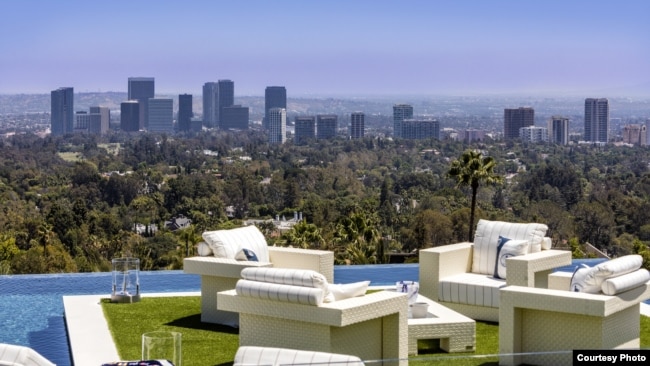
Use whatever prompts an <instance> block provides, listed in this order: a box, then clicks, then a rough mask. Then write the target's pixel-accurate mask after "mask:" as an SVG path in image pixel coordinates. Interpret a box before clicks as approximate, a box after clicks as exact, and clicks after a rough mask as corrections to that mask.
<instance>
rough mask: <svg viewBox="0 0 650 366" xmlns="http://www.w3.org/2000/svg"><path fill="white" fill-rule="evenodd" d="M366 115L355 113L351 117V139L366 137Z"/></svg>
mask: <svg viewBox="0 0 650 366" xmlns="http://www.w3.org/2000/svg"><path fill="white" fill-rule="evenodd" d="M365 124H366V115H365V114H363V112H354V113H352V114H351V115H350V138H352V139H362V138H363V136H364V135H365Z"/></svg>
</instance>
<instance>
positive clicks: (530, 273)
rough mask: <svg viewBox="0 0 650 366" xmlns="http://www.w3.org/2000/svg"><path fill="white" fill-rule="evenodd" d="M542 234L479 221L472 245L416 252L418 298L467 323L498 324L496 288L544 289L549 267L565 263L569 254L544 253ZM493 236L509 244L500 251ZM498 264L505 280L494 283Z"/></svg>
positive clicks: (546, 242) (537, 228) (537, 227)
mask: <svg viewBox="0 0 650 366" xmlns="http://www.w3.org/2000/svg"><path fill="white" fill-rule="evenodd" d="M547 229H548V227H547V226H546V225H544V224H537V223H527V224H520V223H508V222H502V221H488V220H479V222H478V224H477V226H476V232H475V235H474V242H473V243H469V242H465V243H458V244H451V245H444V246H440V247H434V248H428V249H423V250H420V253H419V256H420V269H419V271H420V277H419V281H420V293H421V294H423V295H424V296H426V297H428V298H430V299H432V300H435V301H437V302H438V303H440V304H442V305H444V306H446V307H448V308H450V309H453V310H455V311H457V312H459V313H461V314H463V315H465V316H467V317H470V318H472V319H475V320H485V321H493V322H498V321H499V290H500V289H501V288H502V287H504V286H506V285H517V286H525V287H541V288H545V287H547V281H548V280H547V278H548V275H549V274H550V273H551V272H552V271H553V269H554V268H557V267H560V266H565V265H570V264H571V252H570V251H564V250H553V249H550V248H551V240H550V238H548V237H546V231H547ZM499 236H503V237H506V238H508V239H512V241H511V242H506V245H504V246H502V249H503V250H504V251H501V252H500V251H499V250H498V244H499ZM526 242H527V244H526ZM509 243H514V244H513V245H514V246H512V247H509V246H508V245H509ZM526 245H527V247H526ZM507 248H508V249H509V250H510V252H508V251H506V250H505V249H507ZM517 251H519V252H518V253H517ZM515 254H518V255H517V256H514V255H515ZM506 264H507V265H506ZM498 265H501V266H502V267H507V275H506V276H505V279H503V278H496V277H498V276H497V274H498V272H499V271H501V270H502V269H503V268H500V269H497V267H498ZM495 276H496V277H495ZM501 277H503V276H501Z"/></svg>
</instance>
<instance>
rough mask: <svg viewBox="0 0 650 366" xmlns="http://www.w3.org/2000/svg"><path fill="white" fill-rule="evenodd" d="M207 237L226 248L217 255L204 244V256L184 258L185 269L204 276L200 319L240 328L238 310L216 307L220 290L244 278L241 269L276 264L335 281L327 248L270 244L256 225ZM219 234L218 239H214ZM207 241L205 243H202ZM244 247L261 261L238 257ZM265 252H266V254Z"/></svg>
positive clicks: (331, 260) (202, 251) (212, 233)
mask: <svg viewBox="0 0 650 366" xmlns="http://www.w3.org/2000/svg"><path fill="white" fill-rule="evenodd" d="M203 237H204V239H206V238H207V239H209V240H212V241H213V243H212V244H213V246H212V249H215V244H214V242H218V244H219V245H221V246H223V248H225V249H224V250H223V251H222V252H225V254H224V253H219V254H220V255H221V257H217V256H216V255H217V253H216V252H217V251H216V250H208V248H205V245H204V246H203V249H201V248H200V250H199V253H200V254H204V256H198V257H191V258H185V259H184V260H183V271H184V272H185V273H192V274H198V275H200V276H201V321H202V322H206V323H216V324H223V325H228V326H231V327H237V326H238V324H239V316H238V314H237V313H236V312H231V311H223V310H218V309H217V292H220V291H225V290H231V289H234V288H235V284H236V283H237V281H238V280H239V279H240V278H241V276H240V273H241V271H242V269H244V268H249V267H277V268H294V269H310V270H314V271H316V272H318V273H321V274H322V275H323V276H325V278H326V279H327V280H328V281H330V282H333V279H334V253H333V252H330V251H325V250H311V249H300V248H284V247H270V246H268V245H267V243H266V239H265V238H264V236H263V235H262V233H261V232H260V231H259V230H258V229H257V228H256V227H255V226H254V225H251V226H246V227H242V228H237V229H231V230H218V231H214V232H208V233H204V235H203ZM215 237H218V238H215ZM203 244H205V243H203ZM242 248H252V249H253V250H254V251H255V254H256V255H257V256H258V257H260V258H258V259H259V260H258V261H252V260H238V259H235V258H234V257H235V256H236V254H237V253H239V252H240V251H241V249H242ZM265 253H267V254H266V255H265Z"/></svg>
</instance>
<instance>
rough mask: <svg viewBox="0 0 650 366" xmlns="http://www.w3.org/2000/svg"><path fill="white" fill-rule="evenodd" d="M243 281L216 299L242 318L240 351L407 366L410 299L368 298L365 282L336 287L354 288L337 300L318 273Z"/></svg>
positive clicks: (260, 273) (249, 273) (250, 276)
mask: <svg viewBox="0 0 650 366" xmlns="http://www.w3.org/2000/svg"><path fill="white" fill-rule="evenodd" d="M274 272H275V273H274ZM310 272H311V274H310ZM242 275H243V277H244V279H242V280H240V281H238V283H237V285H236V288H235V289H234V290H229V291H222V292H219V293H218V294H217V297H218V302H217V303H218V306H219V309H220V310H226V311H236V312H239V346H240V347H243V346H258V347H277V348H290V349H297V350H304V351H314V352H326V353H338V354H346V355H353V356H356V357H359V358H360V359H362V360H364V361H368V360H387V361H386V362H385V363H384V364H406V363H407V362H408V361H407V357H408V319H407V316H408V302H407V298H406V296H405V294H403V293H398V292H391V291H378V292H373V293H370V294H366V295H363V294H365V292H366V291H365V288H366V287H367V286H368V283H369V281H364V282H363V283H361V282H360V283H358V284H362V286H360V287H357V284H348V285H334V286H339V287H340V286H349V288H351V289H350V290H349V291H348V290H343V291H341V293H339V295H338V296H341V297H336V299H335V298H334V297H330V296H328V295H327V292H328V289H331V288H332V287H333V286H330V285H329V284H328V283H327V281H325V280H324V279H323V278H322V277H320V278H316V277H317V276H315V275H314V274H313V271H294V270H287V269H275V268H260V269H253V268H249V269H246V270H245V271H244V272H243V273H242ZM313 279H315V280H313ZM358 290H360V291H358ZM344 293H345V294H346V296H342V294H344ZM328 298H329V299H328ZM328 301H329V302H328Z"/></svg>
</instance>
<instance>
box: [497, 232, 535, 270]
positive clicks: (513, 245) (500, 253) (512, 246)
mask: <svg viewBox="0 0 650 366" xmlns="http://www.w3.org/2000/svg"><path fill="white" fill-rule="evenodd" d="M528 246H529V245H528V240H512V239H508V238H504V237H502V236H499V240H498V243H497V260H496V262H495V263H494V265H495V268H494V277H495V278H501V279H505V278H506V259H508V258H510V257H516V256H519V255H524V254H527V253H528Z"/></svg>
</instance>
